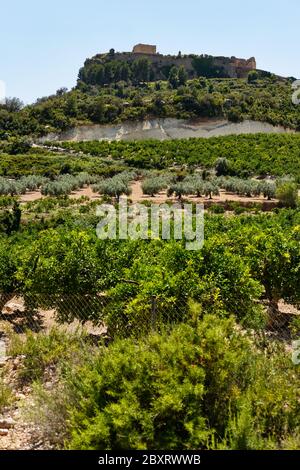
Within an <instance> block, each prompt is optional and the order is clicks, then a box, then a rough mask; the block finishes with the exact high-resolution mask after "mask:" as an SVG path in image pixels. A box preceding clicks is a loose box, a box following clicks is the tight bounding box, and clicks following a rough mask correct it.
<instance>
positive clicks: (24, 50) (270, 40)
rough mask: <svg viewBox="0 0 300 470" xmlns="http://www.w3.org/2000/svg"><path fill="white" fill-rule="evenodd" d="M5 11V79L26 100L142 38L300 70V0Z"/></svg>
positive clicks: (0, 50) (1, 54)
mask: <svg viewBox="0 0 300 470" xmlns="http://www.w3.org/2000/svg"><path fill="white" fill-rule="evenodd" d="M0 19H1V22H0V80H4V81H5V83H6V90H7V95H8V96H18V97H19V98H21V99H22V100H23V101H25V102H26V103H29V102H32V101H34V100H35V99H36V98H38V97H41V96H46V95H49V94H51V93H54V92H55V91H56V90H57V89H58V88H60V87H62V86H66V87H68V88H71V87H73V86H74V85H75V83H76V77H77V72H78V70H79V68H80V67H81V66H82V64H83V62H84V60H85V58H86V57H91V56H93V55H94V54H96V53H98V52H105V51H107V50H109V49H110V48H111V47H113V48H115V49H116V50H118V51H128V50H131V48H132V46H133V45H134V44H136V43H139V42H143V43H149V44H157V45H158V50H159V51H160V52H161V53H165V54H168V53H171V54H172V53H177V52H178V51H179V50H181V51H182V52H183V53H192V52H193V53H199V54H201V53H207V54H212V55H225V56H231V55H235V56H237V57H245V58H248V57H250V56H253V55H254V56H255V57H256V59H257V64H258V67H259V68H262V69H265V70H270V71H272V72H274V73H277V74H280V75H284V76H295V77H297V78H300V61H299V52H298V47H299V33H298V31H299V20H300V2H299V0H286V1H285V2H283V1H279V0H272V1H271V0H251V1H250V2H242V1H241V0H240V1H238V0H227V1H226V0H225V1H224V0H214V1H208V0H205V1H202V0H186V1H184V2H183V1H177V0H152V1H151V2H150V1H149V0H147V1H145V0H144V1H142V0H141V1H137V0H123V1H121V0H114V1H107V0H105V1H102V0H98V1H97V0H80V1H77V0H60V1H58V0H52V1H51V2H50V1H47V0H44V1H41V0H39V1H38V0H27V1H21V0H10V1H4V0H1V3H0ZM297 46H298V47H297Z"/></svg>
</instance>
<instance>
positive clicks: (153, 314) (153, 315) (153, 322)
mask: <svg viewBox="0 0 300 470" xmlns="http://www.w3.org/2000/svg"><path fill="white" fill-rule="evenodd" d="M155 327H156V297H155V296H154V295H152V297H151V328H152V330H153V331H154V330H155Z"/></svg>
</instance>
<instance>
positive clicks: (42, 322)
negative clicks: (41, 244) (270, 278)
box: [0, 292, 300, 342]
mask: <svg viewBox="0 0 300 470" xmlns="http://www.w3.org/2000/svg"><path fill="white" fill-rule="evenodd" d="M128 303H130V302H127V303H126V301H125V302H118V299H117V300H116V299H113V298H111V297H110V296H109V295H107V294H105V293H100V294H99V293H98V294H89V293H75V294H65V293H57V294H52V293H42V294H20V293H16V292H11V293H0V321H1V323H0V330H1V325H2V329H3V326H5V325H7V326H10V327H11V329H13V331H15V332H17V333H24V332H26V331H27V330H31V331H34V332H39V331H42V330H47V329H49V328H51V327H52V326H58V325H64V326H68V327H70V328H74V327H75V326H76V325H77V326H78V325H82V326H85V327H86V328H87V329H88V330H90V331H97V332H100V333H99V334H100V335H110V336H111V337H113V336H122V337H127V336H141V335H144V334H148V333H149V332H150V331H160V330H161V329H163V328H165V327H171V326H172V325H175V324H176V323H179V322H185V321H189V319H190V318H191V311H190V303H189V299H182V300H180V301H178V299H174V298H172V297H169V298H168V297H166V296H164V297H160V296H158V295H155V296H154V295H150V294H149V295H147V296H145V297H144V298H143V301H142V302H140V303H138V302H135V301H132V302H131V303H130V308H129V307H128ZM263 308H264V310H265V313H266V317H267V316H268V315H270V314H269V307H268V306H267V304H265V305H263ZM272 318H273V319H272V321H269V320H266V321H265V323H264V324H263V325H262V326H260V327H258V328H256V331H257V333H259V334H262V335H263V336H264V337H265V338H269V339H270V340H271V339H277V340H279V341H285V342H291V341H292V340H293V339H298V333H300V331H299V324H300V312H299V311H298V310H297V309H296V308H294V307H292V306H291V305H286V304H284V303H280V304H279V308H278V312H277V313H276V315H275V316H274V315H273V317H272Z"/></svg>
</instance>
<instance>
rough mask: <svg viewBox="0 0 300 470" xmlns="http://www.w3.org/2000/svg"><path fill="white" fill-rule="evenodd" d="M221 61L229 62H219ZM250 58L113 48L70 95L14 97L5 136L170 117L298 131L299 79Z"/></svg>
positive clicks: (85, 71) (3, 120)
mask: <svg viewBox="0 0 300 470" xmlns="http://www.w3.org/2000/svg"><path fill="white" fill-rule="evenodd" d="M121 58H122V60H121ZM133 59H134V60H133ZM218 60H221V62H222V61H223V62H222V63H224V64H225V65H224V66H219V65H217V64H218V63H219V62H218ZM157 61H159V64H160V65H159V66H158V62H157ZM236 61H237V62H236ZM241 61H242V62H241ZM253 61H254V62H253ZM253 61H252V60H251V59H249V60H248V61H247V60H244V59H235V58H231V59H229V58H228V59H226V58H211V57H209V56H179V57H173V56H161V55H159V54H156V55H148V56H144V55H143V54H132V53H121V54H120V53H115V52H114V51H113V50H112V51H111V52H110V53H109V54H102V55H101V54H100V55H97V56H95V57H94V58H92V59H87V60H86V62H85V65H84V67H83V68H81V69H80V71H79V79H78V82H77V85H76V87H74V88H73V89H72V90H71V91H67V89H65V88H61V89H59V90H58V91H57V92H56V94H54V95H52V96H48V97H44V98H40V99H38V100H37V102H36V103H34V104H33V105H30V106H26V107H22V106H21V103H20V102H19V101H18V100H16V99H9V100H7V102H6V104H4V105H0V138H1V139H7V138H9V137H11V136H18V135H19V136H42V135H46V134H48V133H49V132H57V131H64V130H68V129H71V128H73V127H75V126H81V125H91V124H101V125H102V124H117V123H120V122H125V121H141V120H145V119H153V118H166V117H170V118H178V119H197V118H205V119H206V118H207V119H210V118H220V119H226V120H228V121H231V122H241V121H243V120H254V121H261V122H267V123H269V124H272V125H281V126H284V127H286V128H290V129H294V130H299V129H300V107H299V106H295V105H294V104H293V103H292V89H291V85H292V82H293V80H294V79H293V78H286V79H283V78H281V77H277V76H276V75H274V74H271V73H269V72H262V71H259V70H254V71H253V70H251V65H255V59H254V58H253ZM221 62H220V63H221ZM167 63H168V64H169V65H168V67H167V66H166V64H167ZM177 63H178V65H179V67H177V66H176V65H174V64H177ZM181 63H184V64H186V67H184V66H183V65H181V66H180V64H181ZM235 63H236V64H235ZM234 64H235V65H234ZM191 67H192V68H191ZM230 74H231V75H232V77H230V78H228V75H230ZM198 75H200V76H198ZM241 76H242V77H243V78H236V77H241Z"/></svg>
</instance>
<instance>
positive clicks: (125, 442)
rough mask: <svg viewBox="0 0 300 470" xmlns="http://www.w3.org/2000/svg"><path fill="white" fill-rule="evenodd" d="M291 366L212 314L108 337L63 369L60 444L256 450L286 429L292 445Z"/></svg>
mask: <svg viewBox="0 0 300 470" xmlns="http://www.w3.org/2000/svg"><path fill="white" fill-rule="evenodd" d="M294 367H295V366H293V365H292V363H291V361H290V359H289V358H287V359H286V358H285V357H284V356H283V354H282V353H280V352H279V351H277V353H276V354H274V356H271V357H268V358H267V357H266V355H265V354H263V353H261V352H259V351H258V350H257V349H255V348H254V345H253V344H252V342H251V341H250V340H249V339H248V338H247V337H246V336H245V335H243V334H242V333H241V332H239V330H238V329H237V328H236V326H235V324H234V322H233V320H231V319H226V320H220V319H219V318H217V317H215V316H213V315H209V316H205V317H204V319H203V320H202V321H201V322H199V323H198V324H197V326H196V327H195V325H194V326H189V325H187V324H185V325H184V324H181V325H178V326H177V327H175V328H174V329H173V331H172V332H171V333H168V334H167V333H166V334H162V335H158V334H152V335H150V336H149V337H148V338H147V339H144V340H140V341H139V342H135V341H132V340H129V339H127V340H122V341H116V342H115V343H113V344H112V345H111V346H110V347H109V348H103V349H102V350H101V351H100V352H99V353H98V354H97V355H96V357H95V358H94V359H93V360H92V361H87V363H86V364H85V365H84V366H80V367H79V368H78V369H77V370H76V371H74V370H72V373H71V374H69V377H68V386H69V387H70V392H69V393H70V395H71V396H72V397H73V400H72V405H71V406H69V418H70V425H71V426H70V434H71V438H70V440H69V442H68V443H67V447H68V448H71V449H164V450H166V449H207V448H233V449H258V448H263V447H267V448H273V447H274V448H275V447H278V446H279V445H280V442H281V441H282V440H284V439H287V438H288V437H289V436H292V435H293V436H294V441H293V442H294V445H295V442H296V443H297V444H296V445H298V446H300V440H299V433H298V434H297V429H298V430H299V425H300V419H299V396H298V395H299V394H298V392H297V393H296V394H295V390H298V389H299V388H297V384H296V383H295V382H298V381H299V378H297V376H296V375H295V374H294V370H293V368H294ZM282 370H284V374H282ZM74 395H75V396H76V397H77V399H76V400H74ZM296 395H297V396H296ZM66 401H67V398H66ZM295 436H296V437H295ZM295 439H296V441H295Z"/></svg>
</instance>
